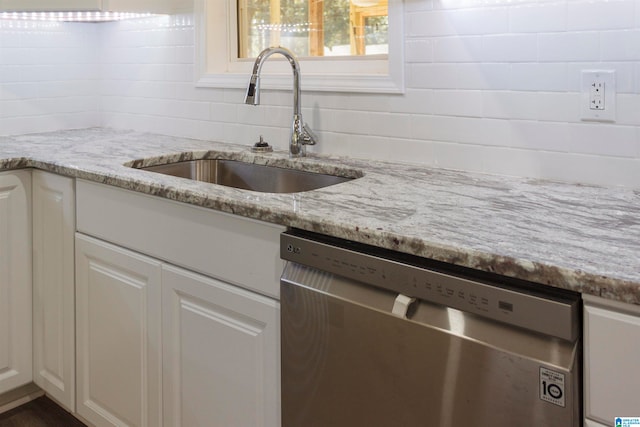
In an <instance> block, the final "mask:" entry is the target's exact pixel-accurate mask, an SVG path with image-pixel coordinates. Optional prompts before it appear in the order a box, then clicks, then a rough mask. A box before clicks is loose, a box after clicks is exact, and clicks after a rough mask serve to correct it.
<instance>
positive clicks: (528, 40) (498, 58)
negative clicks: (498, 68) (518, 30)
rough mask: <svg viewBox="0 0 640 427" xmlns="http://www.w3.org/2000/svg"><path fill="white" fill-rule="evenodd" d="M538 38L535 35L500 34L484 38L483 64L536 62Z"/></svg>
mask: <svg viewBox="0 0 640 427" xmlns="http://www.w3.org/2000/svg"><path fill="white" fill-rule="evenodd" d="M537 60H538V38H537V36H536V35H534V34H500V35H492V36H484V37H483V38H482V58H481V62H535V61H537Z"/></svg>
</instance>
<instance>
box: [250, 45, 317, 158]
mask: <svg viewBox="0 0 640 427" xmlns="http://www.w3.org/2000/svg"><path fill="white" fill-rule="evenodd" d="M274 53H279V54H281V55H282V56H284V57H285V58H287V60H288V61H289V64H291V68H292V69H293V122H292V123H291V139H290V140H289V154H290V155H291V157H302V156H304V155H305V154H306V149H305V146H307V145H315V144H316V137H315V136H314V134H313V132H311V130H310V129H309V128H308V127H307V125H305V124H304V120H303V119H302V109H301V107H300V64H298V60H297V59H296V57H295V55H294V54H293V52H291V51H290V50H289V49H286V48H284V47H268V48H266V49H265V50H263V51H262V52H260V54H259V55H258V57H257V58H256V62H255V63H254V64H253V74H251V80H250V81H249V87H248V88H247V94H246V96H245V98H244V102H245V104H249V105H260V70H261V69H262V64H264V62H265V61H266V60H267V58H268V57H270V56H271V55H273V54H274Z"/></svg>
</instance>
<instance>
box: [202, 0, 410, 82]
mask: <svg viewBox="0 0 640 427" xmlns="http://www.w3.org/2000/svg"><path fill="white" fill-rule="evenodd" d="M195 18H196V21H195V25H196V40H195V43H196V70H195V73H196V86H197V87H214V88H245V87H246V85H247V82H248V79H249V76H250V74H251V68H252V66H253V62H254V60H253V58H249V59H238V58H236V56H237V54H236V52H237V51H238V49H237V43H238V42H237V38H236V36H235V34H236V32H237V22H238V21H237V7H236V0H195ZM403 19H404V10H403V0H389V34H388V36H389V55H370V56H361V57H355V56H346V57H317V58H301V59H300V68H301V70H302V76H303V77H302V80H301V85H302V88H303V89H304V90H312V91H332V92H370V93H403V92H404V40H403V31H404V26H403ZM272 58H273V59H274V60H270V61H268V62H267V63H265V66H264V69H263V73H262V77H264V78H263V79H262V81H261V85H262V87H264V88H269V89H286V90H289V89H291V68H290V66H289V64H288V63H287V62H286V61H283V60H279V61H275V59H276V58H278V56H273V57H272Z"/></svg>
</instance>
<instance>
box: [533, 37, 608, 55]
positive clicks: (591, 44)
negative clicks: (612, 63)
mask: <svg viewBox="0 0 640 427" xmlns="http://www.w3.org/2000/svg"><path fill="white" fill-rule="evenodd" d="M538 42H539V44H538V49H539V61H540V62H576V61H598V60H600V34H599V33H597V32H577V33H551V34H540V35H539V36H538Z"/></svg>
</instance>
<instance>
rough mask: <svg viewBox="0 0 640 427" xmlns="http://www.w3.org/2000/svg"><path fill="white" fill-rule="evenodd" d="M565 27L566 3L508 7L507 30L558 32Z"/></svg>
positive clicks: (514, 31) (518, 31)
mask: <svg viewBox="0 0 640 427" xmlns="http://www.w3.org/2000/svg"><path fill="white" fill-rule="evenodd" d="M566 29H567V4H566V2H562V1H558V2H556V1H554V2H551V3H545V2H540V3H528V4H527V3H525V4H520V5H518V4H516V5H514V6H513V7H511V8H510V9H509V31H510V32H512V33H546V32H560V31H565V30H566Z"/></svg>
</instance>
